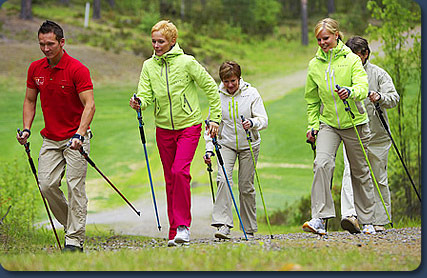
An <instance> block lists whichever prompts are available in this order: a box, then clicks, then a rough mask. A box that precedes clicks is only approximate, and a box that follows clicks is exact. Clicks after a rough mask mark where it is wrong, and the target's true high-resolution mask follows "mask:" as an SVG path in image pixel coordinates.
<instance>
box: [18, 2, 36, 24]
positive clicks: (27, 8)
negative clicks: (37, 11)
mask: <svg viewBox="0 0 427 278" xmlns="http://www.w3.org/2000/svg"><path fill="white" fill-rule="evenodd" d="M31 2H32V0H21V15H20V18H22V19H25V20H30V19H32V18H33V12H32V11H31Z"/></svg>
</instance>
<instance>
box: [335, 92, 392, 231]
mask: <svg viewBox="0 0 427 278" xmlns="http://www.w3.org/2000/svg"><path fill="white" fill-rule="evenodd" d="M335 87H336V88H337V90H338V91H339V90H340V89H341V87H340V86H339V85H338V84H336V85H335ZM342 101H343V103H344V106H345V111H347V112H348V113H349V115H350V120H351V124H352V125H353V128H354V131H355V132H356V135H357V139H358V140H359V144H360V146H361V148H362V152H363V155H364V157H365V160H366V163H367V164H368V167H369V171H370V172H371V176H372V179H373V180H374V183H375V187H376V188H377V191H378V195H379V196H380V199H381V202H382V204H383V206H384V210H385V212H386V214H387V217H388V221H390V225H391V227H392V228H393V222H392V221H391V217H390V214H389V213H388V210H387V207H386V205H385V202H384V199H383V196H382V194H381V191H380V187H379V186H378V182H377V179H376V178H375V175H374V172H373V171H372V167H371V163H370V162H369V159H368V156H367V155H366V151H365V148H364V147H363V143H362V139H360V135H359V132H358V131H357V128H356V126H355V125H354V120H353V119H354V114H353V112H351V108H350V105H349V104H348V101H347V100H345V99H343V100H342Z"/></svg>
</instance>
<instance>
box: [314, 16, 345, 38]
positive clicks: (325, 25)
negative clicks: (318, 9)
mask: <svg viewBox="0 0 427 278" xmlns="http://www.w3.org/2000/svg"><path fill="white" fill-rule="evenodd" d="M323 29H325V30H326V31H328V32H329V33H331V34H335V33H337V32H338V39H340V40H343V38H344V36H343V34H342V33H341V32H340V29H339V23H338V21H336V20H335V19H332V18H329V17H328V18H324V19H322V20H319V21H318V22H317V24H316V27H314V35H315V36H316V37H317V35H319V33H320V32H321V31H322V30H323Z"/></svg>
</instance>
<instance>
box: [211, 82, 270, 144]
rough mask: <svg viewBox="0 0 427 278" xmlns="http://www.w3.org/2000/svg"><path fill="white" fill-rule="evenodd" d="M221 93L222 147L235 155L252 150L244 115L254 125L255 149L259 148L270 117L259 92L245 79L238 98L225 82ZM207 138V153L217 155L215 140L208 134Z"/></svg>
mask: <svg viewBox="0 0 427 278" xmlns="http://www.w3.org/2000/svg"><path fill="white" fill-rule="evenodd" d="M219 92H220V94H219V95H220V99H221V108H222V121H221V123H220V125H219V131H218V143H219V144H220V145H221V146H227V147H228V148H230V149H232V150H235V151H238V150H245V149H249V143H248V140H247V137H246V132H245V129H244V128H243V126H242V119H241V118H240V115H243V116H244V117H245V119H249V120H251V121H252V124H253V126H252V127H251V128H250V129H249V131H250V134H251V137H252V142H251V144H252V146H257V145H259V144H260V143H261V137H260V135H259V130H262V129H265V128H267V126H268V117H267V112H266V111H265V108H264V104H263V102H262V99H261V96H260V94H259V93H258V90H257V89H255V88H254V87H252V86H251V84H249V83H247V82H245V81H243V79H242V78H241V79H240V84H239V89H237V91H236V92H235V93H234V95H231V94H230V93H228V92H227V89H226V88H225V87H224V84H223V83H222V82H221V84H220V85H219ZM204 138H205V141H206V151H212V152H213V150H214V146H213V144H212V138H210V136H209V135H208V134H207V131H206V130H205V133H204Z"/></svg>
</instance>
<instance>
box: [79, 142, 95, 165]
mask: <svg viewBox="0 0 427 278" xmlns="http://www.w3.org/2000/svg"><path fill="white" fill-rule="evenodd" d="M79 152H80V153H81V154H82V155H83V157H84V158H85V159H86V161H87V162H88V163H89V164H90V165H91V166H92V167H95V162H93V160H92V159H90V157H89V156H88V155H87V153H86V152H85V150H83V147H81V148H80V149H79Z"/></svg>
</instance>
